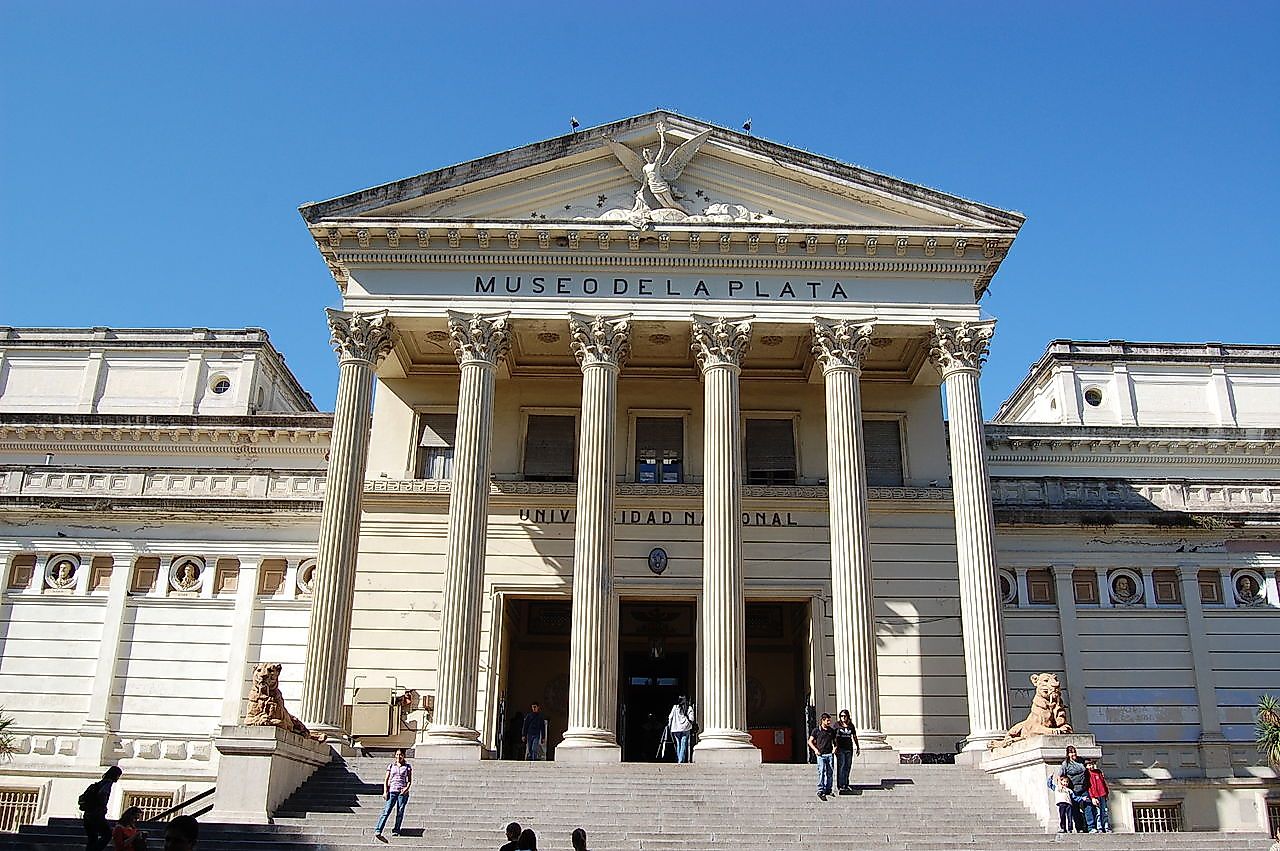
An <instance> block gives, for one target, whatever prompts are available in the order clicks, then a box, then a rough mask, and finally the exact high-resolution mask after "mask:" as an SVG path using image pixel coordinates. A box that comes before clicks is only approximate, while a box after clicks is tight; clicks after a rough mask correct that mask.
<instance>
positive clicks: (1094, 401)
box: [1084, 387, 1102, 408]
mask: <svg viewBox="0 0 1280 851" xmlns="http://www.w3.org/2000/svg"><path fill="white" fill-rule="evenodd" d="M1084 401H1085V402H1086V403H1087V404H1088V405H1089V407H1091V408H1096V407H1098V406H1099V405H1101V404H1102V391H1101V390H1099V389H1098V388H1097V387H1090V388H1089V389H1088V390H1086V391H1084Z"/></svg>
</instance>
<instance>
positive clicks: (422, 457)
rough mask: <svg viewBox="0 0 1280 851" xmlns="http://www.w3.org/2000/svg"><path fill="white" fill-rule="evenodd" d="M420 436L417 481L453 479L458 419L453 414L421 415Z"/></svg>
mask: <svg viewBox="0 0 1280 851" xmlns="http://www.w3.org/2000/svg"><path fill="white" fill-rule="evenodd" d="M419 423H420V425H421V430H422V435H421V437H419V439H418V466H417V470H416V471H415V472H416V474H417V477H418V478H419V479H452V478H453V445H454V438H455V436H456V435H457V431H458V418H457V417H456V416H455V415H453V414H423V415H422V416H421V417H419Z"/></svg>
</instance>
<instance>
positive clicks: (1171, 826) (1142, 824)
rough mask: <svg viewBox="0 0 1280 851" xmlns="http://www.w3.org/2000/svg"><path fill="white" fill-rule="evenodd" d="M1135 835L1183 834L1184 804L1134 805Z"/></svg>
mask: <svg viewBox="0 0 1280 851" xmlns="http://www.w3.org/2000/svg"><path fill="white" fill-rule="evenodd" d="M1133 829H1134V832H1135V833H1181V832H1182V804H1134V805H1133Z"/></svg>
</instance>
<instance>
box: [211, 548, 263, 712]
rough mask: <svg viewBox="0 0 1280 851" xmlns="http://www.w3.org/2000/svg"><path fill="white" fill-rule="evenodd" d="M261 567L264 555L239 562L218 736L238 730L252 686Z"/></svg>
mask: <svg viewBox="0 0 1280 851" xmlns="http://www.w3.org/2000/svg"><path fill="white" fill-rule="evenodd" d="M261 566H262V557H261V556H252V557H244V558H241V559H240V573H239V575H238V576H237V577H236V608H235V613H234V615H233V620H232V622H231V639H230V642H229V645H230V646H229V647H228V648H227V682H226V690H225V691H224V692H223V694H222V712H221V715H220V718H219V721H218V729H217V730H215V731H214V733H215V734H216V733H217V732H218V731H219V730H221V728H223V727H235V726H237V725H238V724H240V722H241V714H240V713H241V709H242V707H243V705H244V699H245V696H246V689H247V686H248V683H249V645H250V643H251V642H250V637H251V636H252V635H253V622H254V619H255V617H256V615H257V603H258V568H259V567H261Z"/></svg>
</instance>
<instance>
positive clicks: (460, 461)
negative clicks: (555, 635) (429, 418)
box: [423, 310, 511, 759]
mask: <svg viewBox="0 0 1280 851" xmlns="http://www.w3.org/2000/svg"><path fill="white" fill-rule="evenodd" d="M449 340H450V342H451V343H452V344H453V350H454V352H455V353H456V354H457V356H458V365H459V367H460V368H461V371H462V378H461V380H460V381H459V384H458V429H457V433H456V436H455V438H454V445H453V483H452V485H451V486H450V489H449V533H448V534H449V537H448V544H447V549H448V554H447V556H446V561H445V574H444V599H443V601H442V602H441V606H440V651H439V653H438V654H437V657H436V679H437V684H436V706H435V713H434V715H433V716H432V719H431V726H430V727H429V728H428V729H427V733H426V736H425V737H424V741H423V745H424V751H425V755H426V756H427V757H430V758H435V759H479V758H480V734H479V732H477V731H476V691H477V682H478V678H479V675H480V608H481V603H482V600H483V593H484V556H485V539H486V537H487V534H488V529H489V456H490V450H491V448H492V444H493V385H494V379H495V373H496V372H497V370H498V363H499V362H500V361H501V360H502V358H503V357H505V356H506V353H507V349H508V348H509V346H510V343H511V340H510V336H509V332H508V328H507V315H506V314H505V313H502V314H497V315H491V316H482V315H479V314H470V313H457V312H455V311H452V310H451V311H449Z"/></svg>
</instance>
